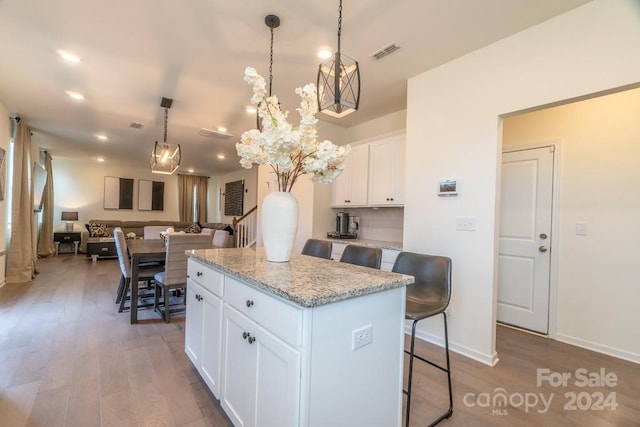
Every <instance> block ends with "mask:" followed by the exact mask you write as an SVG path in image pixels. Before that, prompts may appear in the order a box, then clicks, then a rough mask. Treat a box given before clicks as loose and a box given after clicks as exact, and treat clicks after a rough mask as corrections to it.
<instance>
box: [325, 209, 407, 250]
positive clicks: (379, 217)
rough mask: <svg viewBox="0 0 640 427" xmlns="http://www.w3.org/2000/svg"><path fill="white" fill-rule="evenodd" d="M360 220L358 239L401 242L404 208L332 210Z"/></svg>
mask: <svg viewBox="0 0 640 427" xmlns="http://www.w3.org/2000/svg"><path fill="white" fill-rule="evenodd" d="M334 211H335V213H338V212H347V213H348V214H349V216H357V217H359V218H360V228H359V230H358V238H360V239H370V240H383V241H386V242H402V233H403V224H404V208H378V209H374V208H359V209H334Z"/></svg>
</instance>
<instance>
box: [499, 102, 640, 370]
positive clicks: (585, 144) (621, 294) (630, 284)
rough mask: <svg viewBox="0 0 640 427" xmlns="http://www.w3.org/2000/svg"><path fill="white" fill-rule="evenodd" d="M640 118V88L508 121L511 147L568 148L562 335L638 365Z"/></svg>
mask: <svg viewBox="0 0 640 427" xmlns="http://www.w3.org/2000/svg"><path fill="white" fill-rule="evenodd" d="M639 111H640V89H634V90H629V91H625V92H620V93H616V94H612V95H607V96H603V97H598V98H594V99H590V100H587V101H581V102H578V103H571V104H568V105H563V106H560V107H555V108H550V109H544V110H541V111H536V112H532V113H527V114H522V115H517V116H513V117H509V118H507V119H505V120H504V122H503V147H505V148H513V147H519V146H531V145H534V144H540V143H545V142H548V141H553V140H558V139H559V140H560V141H561V147H560V160H561V164H560V174H559V183H558V184H559V186H558V187H559V196H558V206H559V215H558V216H559V219H558V227H557V229H558V233H559V234H558V247H557V248H553V253H554V254H555V255H554V257H555V258H556V259H557V260H558V279H557V325H556V331H555V336H556V337H557V338H558V339H560V340H563V341H568V342H571V343H574V344H578V345H581V346H583V347H589V348H592V349H594V350H599V351H604V352H607V353H609V354H613V355H617V356H621V357H625V358H627V359H630V360H635V361H636V362H640V329H638V328H637V327H632V326H631V325H640V311H638V310H637V305H638V301H640V287H638V286H637V284H638V283H640V271H639V270H638V268H637V265H638V242H639V241H640V228H638V227H635V226H633V224H635V223H636V221H637V219H638V214H639V213H640V168H639V167H638V164H639V160H640V144H638V136H639V135H640V120H638V112H639ZM577 222H586V223H587V227H588V235H587V236H576V223H577ZM623 325H628V327H624V326H623Z"/></svg>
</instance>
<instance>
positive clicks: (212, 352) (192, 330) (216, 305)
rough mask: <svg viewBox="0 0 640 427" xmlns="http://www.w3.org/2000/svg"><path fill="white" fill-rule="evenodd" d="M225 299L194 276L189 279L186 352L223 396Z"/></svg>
mask: <svg viewBox="0 0 640 427" xmlns="http://www.w3.org/2000/svg"><path fill="white" fill-rule="evenodd" d="M221 333H222V300H221V299H220V298H218V297H217V296H215V295H214V294H212V293H211V292H209V291H207V290H206V289H205V288H203V287H202V286H200V285H199V284H198V283H196V282H195V281H194V280H192V279H188V282H187V314H186V321H185V339H184V342H185V352H186V353H187V356H188V357H189V359H190V360H191V363H193V366H195V367H196V369H198V372H199V373H200V375H201V376H202V378H203V379H204V381H205V383H207V386H208V387H209V389H210V390H211V392H212V393H213V394H214V396H216V397H218V398H219V397H220V372H221V357H220V356H221V344H222V340H221V337H222V335H221Z"/></svg>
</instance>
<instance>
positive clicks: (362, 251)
mask: <svg viewBox="0 0 640 427" xmlns="http://www.w3.org/2000/svg"><path fill="white" fill-rule="evenodd" d="M340 262H346V263H349V264H355V265H361V266H363V267H371V268H377V269H380V263H381V262H382V249H380V248H370V247H368V246H357V245H347V246H346V247H345V248H344V252H342V256H341V257H340Z"/></svg>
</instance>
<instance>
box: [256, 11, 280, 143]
mask: <svg viewBox="0 0 640 427" xmlns="http://www.w3.org/2000/svg"><path fill="white" fill-rule="evenodd" d="M264 23H265V24H267V27H269V29H270V30H271V43H270V45H269V95H268V96H271V88H272V86H273V29H274V28H278V27H279V26H280V18H279V17H278V16H276V15H267V16H265V18H264ZM258 109H260V105H258ZM256 127H257V128H258V130H260V131H262V121H261V120H260V114H258V113H256Z"/></svg>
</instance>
